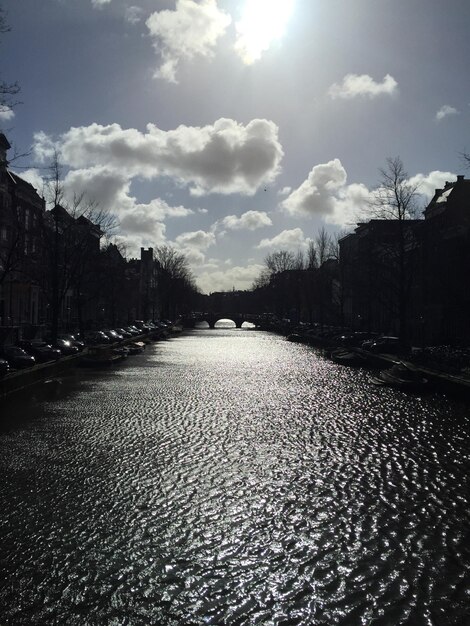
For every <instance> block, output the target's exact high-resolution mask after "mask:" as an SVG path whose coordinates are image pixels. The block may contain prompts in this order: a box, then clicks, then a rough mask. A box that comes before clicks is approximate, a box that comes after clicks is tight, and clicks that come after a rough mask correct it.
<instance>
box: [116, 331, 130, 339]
mask: <svg viewBox="0 0 470 626" xmlns="http://www.w3.org/2000/svg"><path fill="white" fill-rule="evenodd" d="M114 330H115V331H116V332H117V333H119V334H120V335H122V336H123V337H124V339H129V338H130V337H132V333H130V332H129V331H128V330H126V329H125V328H115V329H114Z"/></svg>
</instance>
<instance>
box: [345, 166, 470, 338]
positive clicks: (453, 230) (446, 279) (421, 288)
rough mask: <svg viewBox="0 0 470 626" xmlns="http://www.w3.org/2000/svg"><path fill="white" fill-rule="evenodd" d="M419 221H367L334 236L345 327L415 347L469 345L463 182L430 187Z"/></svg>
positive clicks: (467, 198)
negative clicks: (430, 195) (400, 338)
mask: <svg viewBox="0 0 470 626" xmlns="http://www.w3.org/2000/svg"><path fill="white" fill-rule="evenodd" d="M423 217H424V219H419V220H404V221H402V222H400V221H399V220H370V221H369V222H367V223H364V224H358V225H357V228H356V229H355V231H354V232H353V233H351V234H349V235H347V236H346V237H344V238H343V239H341V240H340V242H339V243H340V263H339V268H338V269H339V276H338V280H339V281H340V282H341V307H342V317H343V319H344V322H345V324H347V325H349V326H351V327H353V328H358V329H367V330H372V331H385V332H388V333H392V334H395V335H399V334H400V335H402V336H404V337H405V338H407V339H409V340H410V341H412V342H413V343H415V344H418V345H437V344H454V345H459V344H460V345H462V344H469V343H470V317H469V315H470V180H468V179H465V178H464V176H457V180H456V181H453V182H446V183H445V186H444V188H442V189H436V190H435V193H434V196H433V198H432V199H431V201H430V203H429V204H428V205H427V207H426V209H425V210H424V215H423Z"/></svg>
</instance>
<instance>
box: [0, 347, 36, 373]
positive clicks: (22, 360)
mask: <svg viewBox="0 0 470 626" xmlns="http://www.w3.org/2000/svg"><path fill="white" fill-rule="evenodd" d="M2 357H3V358H5V359H6V360H7V361H8V363H9V365H10V366H11V367H14V368H15V369H18V370H21V369H25V368H26V367H32V366H33V365H35V364H36V359H35V358H34V357H33V356H31V354H28V353H27V352H25V351H24V350H23V349H22V348H19V347H18V346H5V347H4V348H3V349H2Z"/></svg>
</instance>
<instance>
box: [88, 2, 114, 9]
mask: <svg viewBox="0 0 470 626" xmlns="http://www.w3.org/2000/svg"><path fill="white" fill-rule="evenodd" d="M110 2H111V0H91V4H92V5H93V6H94V7H96V8H101V7H103V6H104V5H105V4H109V3H110Z"/></svg>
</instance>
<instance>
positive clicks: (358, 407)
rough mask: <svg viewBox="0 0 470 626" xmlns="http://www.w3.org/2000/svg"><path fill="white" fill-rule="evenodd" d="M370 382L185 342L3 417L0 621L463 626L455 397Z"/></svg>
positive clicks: (234, 345)
mask: <svg viewBox="0 0 470 626" xmlns="http://www.w3.org/2000/svg"><path fill="white" fill-rule="evenodd" d="M370 377H371V373H370V372H368V371H366V370H352V369H347V368H343V367H341V366H339V365H336V364H334V363H332V362H329V361H327V360H325V359H323V358H322V357H321V356H320V355H319V354H318V353H316V352H314V351H313V350H312V349H310V348H306V347H304V346H300V345H298V344H292V343H289V342H286V341H285V340H284V339H283V338H281V337H277V336H273V335H270V334H265V333H258V332H250V331H247V330H244V329H241V330H223V329H222V330H221V329H216V330H197V331H193V332H191V333H189V334H187V335H184V336H181V337H178V338H176V339H172V340H171V341H167V342H163V343H159V344H156V345H153V346H151V347H149V348H148V349H147V353H146V354H145V355H140V356H135V357H130V358H129V359H128V361H127V363H125V364H123V365H122V366H121V367H120V368H119V369H115V370H113V371H110V372H104V373H100V374H91V373H89V372H86V373H80V374H79V375H78V378H77V379H76V380H73V381H64V384H63V385H62V386H61V391H60V393H59V395H58V396H57V397H56V398H54V399H49V400H44V401H39V400H38V401H37V402H30V403H28V404H26V403H23V404H20V403H15V404H9V405H7V407H6V410H5V409H3V415H4V417H3V421H2V426H1V428H2V431H1V434H0V467H1V471H2V476H3V479H2V481H1V483H0V527H1V537H2V543H1V547H0V576H1V578H0V605H1V609H0V624H1V625H2V626H4V625H9V624H14V625H15V626H22V625H28V626H29V625H38V626H39V625H41V626H48V625H49V624H51V625H52V624H58V625H67V626H68V625H71V626H75V625H76V626H86V625H90V626H124V625H129V626H154V625H155V626H158V625H175V626H181V625H183V626H186V625H188V626H190V625H198V626H199V625H201V626H202V625H206V624H218V625H225V624H227V625H235V624H236V625H244V624H247V625H252V624H253V625H254V624H262V625H273V626H274V625H281V624H282V625H284V626H287V625H295V624H299V625H302V624H305V625H307V624H314V625H319V626H320V625H321V626H335V625H345V626H346V625H347V626H349V625H351V626H366V625H367V626H369V625H373V626H382V625H384V626H385V625H389V626H396V625H398V624H409V625H412V626H415V625H416V626H420V625H423V626H424V625H426V626H428V625H429V626H450V625H453V626H455V625H458V626H460V625H462V626H463V625H466V624H469V623H470V617H469V616H470V610H469V606H470V593H469V578H468V574H469V569H470V568H469V564H470V558H469V546H470V542H469V539H470V537H469V509H468V493H469V492H468V487H469V485H468V475H469V469H470V462H469V450H470V447H469V439H470V436H469V433H470V419H469V415H470V412H469V408H470V405H468V404H464V403H460V402H457V401H455V400H450V399H448V398H446V397H438V396H432V395H431V396H412V395H407V394H404V393H401V392H398V391H394V390H392V389H385V388H376V387H374V386H373V385H371V384H370V382H369V380H370ZM5 413H6V415H5Z"/></svg>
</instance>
